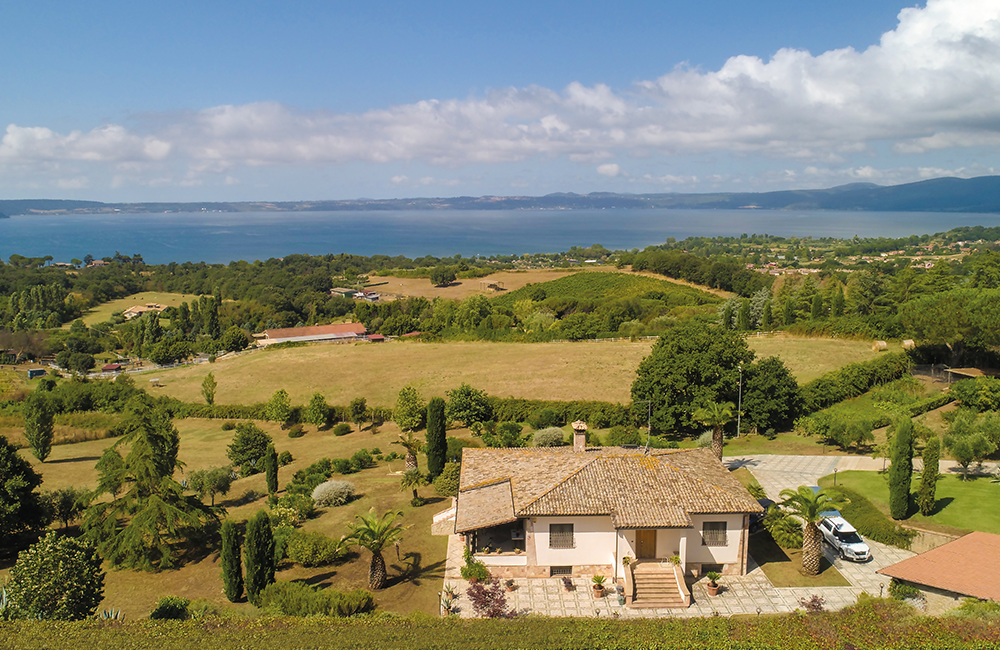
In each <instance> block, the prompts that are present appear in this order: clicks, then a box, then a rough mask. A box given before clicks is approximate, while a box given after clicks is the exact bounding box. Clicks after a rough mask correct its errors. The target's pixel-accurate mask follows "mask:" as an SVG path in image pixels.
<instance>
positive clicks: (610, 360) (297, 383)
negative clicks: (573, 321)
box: [157, 338, 867, 407]
mask: <svg viewBox="0 0 1000 650" xmlns="http://www.w3.org/2000/svg"><path fill="white" fill-rule="evenodd" d="M776 341H778V340H774V339H754V338H752V339H750V340H749V343H750V346H751V348H753V349H754V350H755V352H757V354H758V356H768V355H771V354H774V353H775V352H779V353H780V355H781V356H782V358H783V359H785V361H786V363H787V364H788V365H789V368H790V370H791V371H792V373H793V374H794V375H795V376H796V378H797V379H798V380H799V381H803V379H806V380H808V379H809V378H812V377H813V376H818V375H819V374H822V373H823V372H827V371H829V370H833V369H836V368H839V367H840V366H842V365H844V364H845V363H850V362H852V361H856V360H859V359H863V358H866V357H865V356H864V355H865V354H866V352H865V351H866V350H867V347H866V344H865V343H864V342H861V341H839V340H831V339H800V338H788V339H780V343H776ZM652 344H653V342H652V341H639V342H636V343H627V342H625V343H532V344H514V343H487V342H481V341H480V342H466V343H420V342H416V341H413V342H400V341H395V342H392V343H388V344H384V345H363V344H362V345H331V344H318V345H312V346H307V347H301V348H292V349H287V350H275V351H267V352H258V353H254V354H248V355H243V356H241V357H238V358H236V359H232V360H225V361H220V362H218V363H216V364H214V365H204V364H202V365H199V366H189V367H185V368H178V369H176V370H168V371H164V372H161V373H158V376H159V377H160V378H161V380H162V383H163V384H165V387H164V388H162V389H157V393H158V394H160V393H162V394H165V395H170V396H173V397H177V398H179V399H182V400H185V401H191V402H196V401H201V394H200V388H201V382H202V380H203V379H204V377H205V375H207V374H208V373H209V372H214V373H215V378H216V380H217V381H218V382H219V389H218V394H217V396H216V400H217V401H218V403H220V404H234V403H243V404H246V403H254V402H263V401H266V400H267V399H268V398H269V397H270V396H271V394H272V393H273V392H274V391H275V390H277V389H278V388H284V389H285V390H287V391H288V392H289V394H290V395H291V398H292V402H293V403H296V404H304V403H306V402H307V401H308V400H309V397H310V396H311V395H312V394H313V393H314V392H316V391H319V392H321V393H323V395H324V396H325V397H326V399H327V401H328V402H330V403H331V404H347V403H348V402H350V400H352V399H354V398H355V397H358V396H364V397H365V398H367V399H368V402H369V403H370V404H373V405H376V406H386V407H388V406H392V405H393V404H395V401H396V394H397V393H398V392H399V389H400V388H402V387H403V386H405V385H406V384H411V383H412V384H414V385H416V386H418V387H419V389H420V391H421V392H422V393H423V394H424V397H433V396H444V394H445V391H448V390H451V389H452V388H456V387H457V386H458V385H459V384H461V383H462V382H467V383H469V384H471V385H473V386H475V387H477V388H481V389H483V390H486V391H487V392H488V393H490V394H491V395H498V396H501V397H508V396H513V397H522V398H531V399H553V400H574V399H592V400H606V401H610V402H623V403H624V402H627V401H628V400H629V393H630V390H631V387H632V381H633V380H634V378H635V370H636V368H638V366H639V362H640V361H641V360H642V359H643V357H645V356H646V355H647V354H649V350H650V348H651V347H652ZM779 348H780V349H779Z"/></svg>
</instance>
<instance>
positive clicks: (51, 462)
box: [45, 456, 101, 465]
mask: <svg viewBox="0 0 1000 650" xmlns="http://www.w3.org/2000/svg"><path fill="white" fill-rule="evenodd" d="M99 460H101V457H100V456H80V457H79V458H60V459H58V460H46V461H45V464H46V465H61V464H64V463H86V462H90V463H93V462H96V461H99Z"/></svg>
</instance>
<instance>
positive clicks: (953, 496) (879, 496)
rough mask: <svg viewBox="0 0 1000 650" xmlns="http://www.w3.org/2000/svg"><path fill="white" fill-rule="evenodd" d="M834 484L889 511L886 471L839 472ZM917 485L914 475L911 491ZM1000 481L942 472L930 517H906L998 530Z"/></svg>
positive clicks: (919, 521) (914, 520) (918, 523)
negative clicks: (967, 478) (842, 486)
mask: <svg viewBox="0 0 1000 650" xmlns="http://www.w3.org/2000/svg"><path fill="white" fill-rule="evenodd" d="M819 484H820V485H821V486H823V487H826V486H830V485H833V477H832V476H825V477H823V478H821V479H820V483H819ZM837 484H838V485H844V486H846V487H849V488H851V489H852V490H855V491H857V492H860V493H861V494H863V495H865V496H866V497H867V498H868V499H869V500H870V501H871V502H872V503H873V504H875V506H876V507H877V508H878V509H879V510H881V511H882V512H884V513H886V515H888V514H889V478H888V474H879V473H877V472H838V473H837ZM919 487H920V476H919V475H916V476H915V477H914V479H913V484H912V488H911V492H912V493H914V494H916V492H917V490H918V489H919ZM998 499H1000V485H997V484H995V483H990V479H989V478H986V477H979V478H975V477H970V478H969V480H968V481H962V478H961V477H960V476H951V475H945V476H943V477H942V478H941V479H940V480H939V481H938V484H937V507H936V509H935V512H934V514H932V515H930V516H929V517H925V516H924V515H921V514H920V513H919V512H918V513H916V514H914V515H912V516H911V517H910V518H909V519H907V520H906V523H910V524H914V525H916V526H918V527H919V526H921V525H926V524H931V527H934V526H945V527H948V528H953V529H955V528H957V529H961V530H980V531H983V532H987V533H997V534H1000V509H998V508H997V507H996V504H997V502H998Z"/></svg>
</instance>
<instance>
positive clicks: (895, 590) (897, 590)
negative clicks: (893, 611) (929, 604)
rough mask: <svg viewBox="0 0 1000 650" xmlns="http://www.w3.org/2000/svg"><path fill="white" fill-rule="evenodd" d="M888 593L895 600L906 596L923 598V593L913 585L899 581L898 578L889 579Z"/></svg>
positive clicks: (904, 598)
mask: <svg viewBox="0 0 1000 650" xmlns="http://www.w3.org/2000/svg"><path fill="white" fill-rule="evenodd" d="M889 595H890V596H892V597H893V598H895V599H896V600H906V599H908V598H920V599H923V597H924V594H923V592H921V591H920V590H919V589H917V588H916V587H914V586H913V585H908V584H906V583H905V582H900V581H899V580H897V579H895V578H892V579H891V580H890V581H889Z"/></svg>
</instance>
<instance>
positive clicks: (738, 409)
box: [730, 361, 743, 438]
mask: <svg viewBox="0 0 1000 650" xmlns="http://www.w3.org/2000/svg"><path fill="white" fill-rule="evenodd" d="M739 395H740V396H739V404H738V405H737V406H736V437H737V438H739V437H740V415H742V411H743V362H742V361H741V362H740V392H739ZM730 403H732V402H730Z"/></svg>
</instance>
